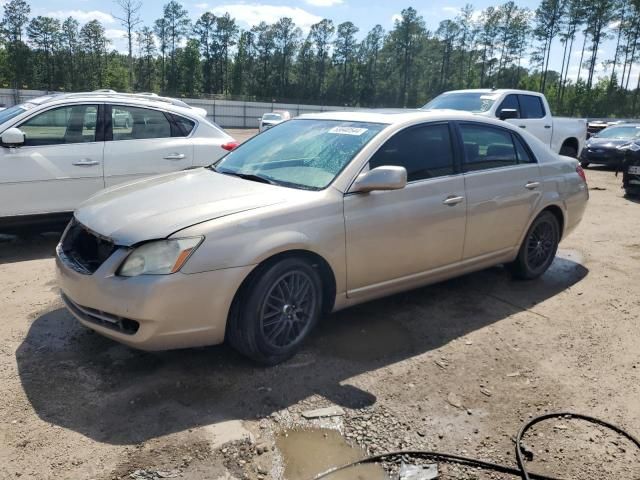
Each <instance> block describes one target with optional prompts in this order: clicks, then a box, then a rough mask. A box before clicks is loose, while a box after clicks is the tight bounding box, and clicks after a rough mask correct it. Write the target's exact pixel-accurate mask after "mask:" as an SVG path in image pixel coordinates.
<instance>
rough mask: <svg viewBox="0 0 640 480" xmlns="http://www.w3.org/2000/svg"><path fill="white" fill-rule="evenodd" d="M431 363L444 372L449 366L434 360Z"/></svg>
mask: <svg viewBox="0 0 640 480" xmlns="http://www.w3.org/2000/svg"><path fill="white" fill-rule="evenodd" d="M433 363H435V364H436V365H437V366H439V367H440V368H441V369H443V370H446V369H447V367H448V366H449V364H448V363H447V362H445V361H444V360H435V361H434V362H433Z"/></svg>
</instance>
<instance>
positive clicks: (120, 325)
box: [62, 293, 140, 335]
mask: <svg viewBox="0 0 640 480" xmlns="http://www.w3.org/2000/svg"><path fill="white" fill-rule="evenodd" d="M62 300H63V301H64V303H65V305H66V306H67V308H68V309H69V310H71V311H72V312H73V313H75V314H76V315H77V316H78V317H80V318H82V319H83V320H86V321H87V322H90V323H95V324H96V325H100V326H101V327H105V328H108V329H110V330H115V331H116V332H120V333H124V334H126V335H134V334H135V333H136V332H137V331H138V329H139V328H140V324H139V323H138V322H136V321H135V320H131V319H129V318H122V317H118V316H116V315H112V314H110V313H107V312H102V311H100V310H96V309H95V308H89V307H83V306H81V305H78V304H77V303H75V302H74V301H73V300H71V299H70V298H69V297H67V296H66V295H65V294H64V293H63V294H62Z"/></svg>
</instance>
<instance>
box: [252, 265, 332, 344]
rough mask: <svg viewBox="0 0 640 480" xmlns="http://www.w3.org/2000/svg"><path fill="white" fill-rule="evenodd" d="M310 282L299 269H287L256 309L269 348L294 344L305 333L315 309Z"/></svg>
mask: <svg viewBox="0 0 640 480" xmlns="http://www.w3.org/2000/svg"><path fill="white" fill-rule="evenodd" d="M318 300H319V299H318V298H316V292H315V289H314V285H313V281H312V280H311V278H310V277H309V275H308V274H307V273H306V272H305V271H303V270H291V271H288V272H287V273H285V274H284V275H282V276H281V277H280V278H279V279H278V280H276V281H275V282H274V283H273V284H272V285H271V287H270V288H269V290H268V291H267V294H266V295H265V298H264V301H263V303H262V308H261V309H260V328H261V334H262V336H263V338H264V340H265V342H266V343H267V344H268V345H269V346H270V347H272V348H275V349H278V348H287V347H288V346H290V345H294V344H296V343H297V342H298V341H299V340H300V339H301V337H302V336H303V335H304V333H305V332H306V330H307V327H308V325H309V322H310V320H311V317H312V315H313V313H314V312H315V310H316V303H317V302H318Z"/></svg>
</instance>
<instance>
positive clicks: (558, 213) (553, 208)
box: [543, 205, 564, 238]
mask: <svg viewBox="0 0 640 480" xmlns="http://www.w3.org/2000/svg"><path fill="white" fill-rule="evenodd" d="M543 212H551V213H552V214H553V215H554V216H555V217H556V220H558V225H559V226H560V238H562V234H563V233H564V214H563V213H562V209H561V208H560V207H558V206H557V205H549V206H548V207H547V208H545V209H544V210H543Z"/></svg>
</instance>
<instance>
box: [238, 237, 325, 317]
mask: <svg viewBox="0 0 640 480" xmlns="http://www.w3.org/2000/svg"><path fill="white" fill-rule="evenodd" d="M291 257H296V258H302V259H305V260H307V261H308V262H309V263H310V264H311V265H312V266H313V267H314V268H317V269H318V273H319V274H320V278H321V280H322V286H323V289H322V290H323V291H322V296H323V298H322V313H323V314H327V313H329V312H331V310H333V304H334V302H335V299H336V277H335V275H334V273H333V269H332V268H331V266H330V265H329V263H328V262H327V261H326V260H325V259H324V258H322V257H321V256H320V255H318V254H317V253H314V252H310V251H309V250H288V251H286V252H281V253H278V254H276V255H273V256H272V257H269V258H267V259H265V260H263V261H262V262H260V263H259V264H258V265H256V268H254V269H253V270H252V271H251V273H249V275H247V278H245V279H244V280H243V282H242V284H241V285H240V288H238V291H237V292H236V294H235V296H234V297H233V302H232V303H231V308H230V315H234V314H235V312H237V311H238V310H237V308H238V306H239V305H238V302H239V301H240V297H241V295H242V293H243V292H244V290H245V288H247V285H248V284H250V283H251V281H252V280H253V279H254V278H255V277H256V276H257V275H259V274H260V272H262V271H263V270H264V269H265V268H267V267H268V266H270V265H272V264H274V263H276V262H279V261H280V260H283V259H285V258H291Z"/></svg>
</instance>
